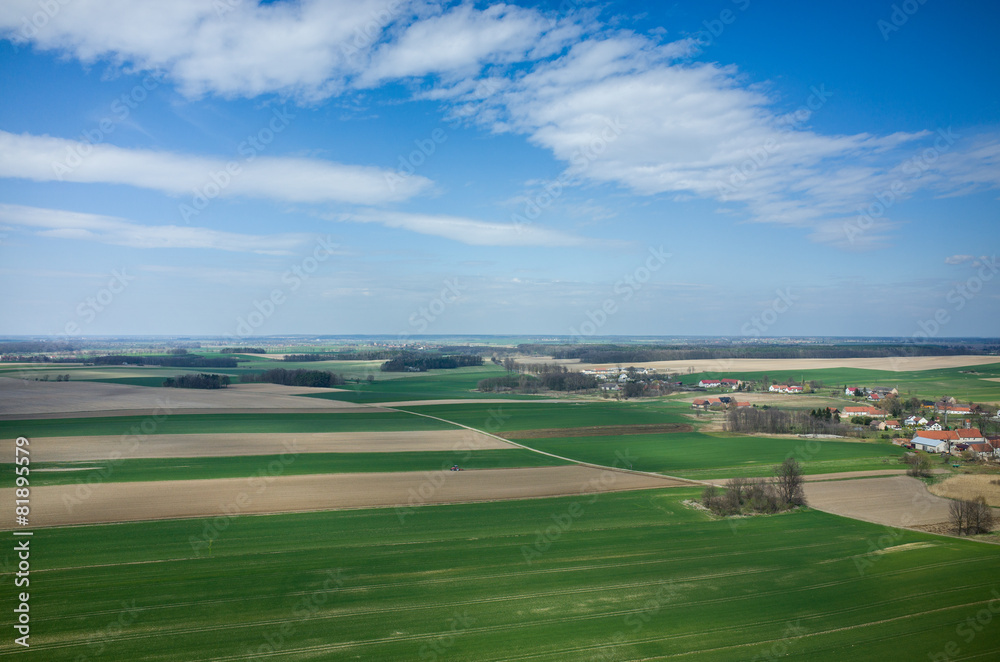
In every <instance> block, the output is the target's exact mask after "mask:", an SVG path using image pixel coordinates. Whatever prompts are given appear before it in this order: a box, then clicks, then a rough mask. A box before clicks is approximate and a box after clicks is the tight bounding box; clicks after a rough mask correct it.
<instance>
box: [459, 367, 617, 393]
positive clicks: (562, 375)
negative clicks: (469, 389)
mask: <svg viewBox="0 0 1000 662" xmlns="http://www.w3.org/2000/svg"><path fill="white" fill-rule="evenodd" d="M554 368H555V369H553V370H552V371H551V372H542V373H540V374H539V375H538V376H537V377H536V376H534V375H528V374H507V375H501V376H499V377H490V378H488V379H481V380H479V384H477V386H476V388H478V389H479V390H480V391H484V392H494V393H495V392H497V391H518V392H521V393H537V392H538V391H539V390H543V389H544V390H549V391H587V390H591V389H595V388H597V378H596V377H594V376H593V375H583V374H580V373H579V372H569V371H568V370H566V369H565V368H561V367H559V366H554Z"/></svg>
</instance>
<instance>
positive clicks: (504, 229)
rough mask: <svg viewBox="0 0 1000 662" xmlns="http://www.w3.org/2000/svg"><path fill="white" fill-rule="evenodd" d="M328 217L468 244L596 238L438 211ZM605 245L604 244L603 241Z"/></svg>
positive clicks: (584, 242) (582, 242) (573, 242)
mask: <svg viewBox="0 0 1000 662" xmlns="http://www.w3.org/2000/svg"><path fill="white" fill-rule="evenodd" d="M326 218H329V219H330V220H336V221H350V222H354V223H379V224H381V225H384V226H386V227H390V228H401V229H404V230H409V231H410V232H417V233H420V234H426V235H432V236H435V237H444V238H445V239H451V240H453V241H458V242H461V243H463V244H468V245H470V246H550V247H557V246H588V245H590V246H594V245H597V242H596V240H593V239H587V238H584V237H577V236H575V235H572V234H567V233H565V232H560V231H558V230H549V229H547V228H543V227H539V226H537V225H516V224H514V223H490V222H487V221H479V220H475V219H470V218H463V217H459V216H446V215H442V214H409V213H402V212H387V211H377V210H369V211H365V212H361V213H357V214H339V215H334V216H327V217H326ZM605 245H607V244H606V243H605Z"/></svg>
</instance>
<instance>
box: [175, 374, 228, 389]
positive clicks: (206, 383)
mask: <svg viewBox="0 0 1000 662" xmlns="http://www.w3.org/2000/svg"><path fill="white" fill-rule="evenodd" d="M230 383H231V381H230V379H229V375H209V374H205V373H201V374H198V375H178V376H176V377H169V378H167V379H166V380H164V381H163V385H164V386H166V387H170V388H208V389H214V388H226V387H227V386H229V384H230Z"/></svg>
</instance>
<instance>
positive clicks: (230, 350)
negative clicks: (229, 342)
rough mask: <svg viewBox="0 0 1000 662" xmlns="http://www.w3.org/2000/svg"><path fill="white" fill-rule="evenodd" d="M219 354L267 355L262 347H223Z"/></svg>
mask: <svg viewBox="0 0 1000 662" xmlns="http://www.w3.org/2000/svg"><path fill="white" fill-rule="evenodd" d="M219 353H220V354H267V349H265V348H263V347H223V348H222V349H220V350H219Z"/></svg>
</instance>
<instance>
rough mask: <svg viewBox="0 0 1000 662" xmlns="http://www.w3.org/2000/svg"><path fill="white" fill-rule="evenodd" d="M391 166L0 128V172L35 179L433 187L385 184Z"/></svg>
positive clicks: (301, 190)
mask: <svg viewBox="0 0 1000 662" xmlns="http://www.w3.org/2000/svg"><path fill="white" fill-rule="evenodd" d="M72 155H76V158H73V157H72ZM81 155H82V156H81ZM390 173H391V171H390V170H385V169H382V168H376V167H372V166H356V165H344V164H342V163H335V162H332V161H323V160H319V159H306V158H289V157H265V156H258V155H254V158H253V159H252V160H248V159H241V160H234V161H226V160H223V159H218V158H210V157H203V156H194V155H189V154H177V153H173V152H163V151H153V150H143V149H125V148H122V147H116V146H113V145H107V144H97V145H91V144H90V143H82V142H78V141H75V140H67V139H65V138H53V137H50V136H35V135H31V134H13V133H8V132H6V131H0V177H17V178H21V179H31V180H34V181H66V182H81V183H102V184H125V185H128V186H137V187H140V188H147V189H153V190H157V191H162V192H164V193H168V194H172V195H177V194H189V195H190V194H192V192H194V191H200V190H207V188H208V187H210V186H214V187H215V188H214V189H213V191H214V192H216V195H218V196H244V197H253V198H270V199H272V200H279V201H287V202H346V203H354V204H374V203H379V202H386V201H389V202H392V201H399V200H406V199H408V198H410V197H413V196H414V195H417V194H418V193H420V192H421V191H425V190H427V189H428V188H429V187H430V186H431V181H430V180H429V179H427V178H426V177H421V176H419V175H412V176H410V177H406V178H405V179H402V180H400V181H396V182H394V184H393V185H392V186H390V185H389V179H388V176H389V175H390ZM213 175H214V177H213ZM396 179H397V180H399V179H400V178H396ZM220 183H221V184H222V185H221V186H220Z"/></svg>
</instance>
